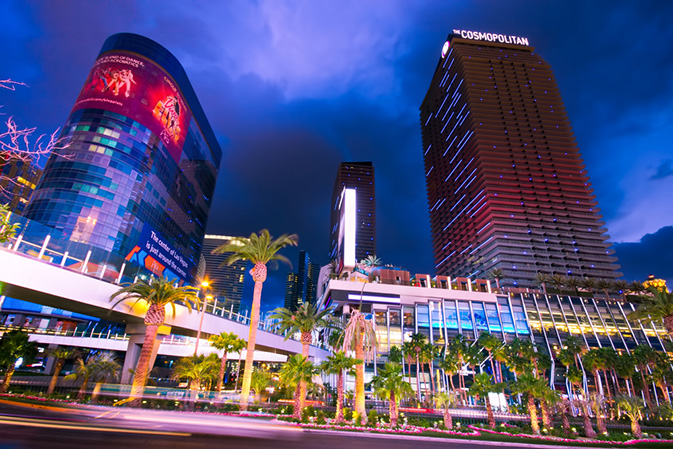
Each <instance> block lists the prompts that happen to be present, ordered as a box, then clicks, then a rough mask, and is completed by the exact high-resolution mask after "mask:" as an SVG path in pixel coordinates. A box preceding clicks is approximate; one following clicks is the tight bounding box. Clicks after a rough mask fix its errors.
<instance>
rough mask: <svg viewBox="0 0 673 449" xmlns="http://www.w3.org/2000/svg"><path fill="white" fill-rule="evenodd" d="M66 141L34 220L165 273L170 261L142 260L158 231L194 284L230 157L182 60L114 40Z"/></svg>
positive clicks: (40, 193)
mask: <svg viewBox="0 0 673 449" xmlns="http://www.w3.org/2000/svg"><path fill="white" fill-rule="evenodd" d="M134 75H135V78H134ZM164 91H168V92H169V93H170V95H169V96H167V95H165V94H164ZM157 99H159V101H157ZM155 104H156V106H155ZM107 105H109V106H107ZM153 108H154V109H153ZM61 138H62V142H63V144H64V147H63V148H61V149H59V150H57V151H55V152H54V154H52V156H51V157H50V158H49V160H48V162H47V164H46V167H45V171H44V175H43V177H42V179H41V180H40V182H39V183H38V185H37V188H36V189H35V193H34V195H33V197H32V200H31V202H30V204H29V205H28V207H27V210H26V214H25V216H26V217H27V218H29V219H31V220H34V221H38V222H41V223H43V224H45V225H47V226H49V227H52V228H54V229H55V230H56V231H57V232H59V233H61V234H62V237H63V238H66V239H69V240H70V241H72V242H80V243H87V244H88V245H90V246H93V247H96V248H99V249H101V250H103V251H104V252H110V253H114V254H117V255H119V256H121V257H127V256H129V257H127V262H129V263H130V264H133V263H135V264H136V265H138V266H142V267H143V268H147V269H149V271H151V272H153V273H155V274H164V273H163V271H162V270H163V269H164V268H166V267H168V268H170V264H169V263H168V261H167V260H163V261H162V260H160V259H158V258H157V257H156V254H155V256H154V259H152V256H151V255H150V254H144V253H142V250H143V249H144V246H143V245H144V242H142V241H141V236H142V235H145V234H149V233H150V232H152V233H154V235H157V236H158V238H159V239H160V240H162V241H163V242H166V243H167V244H168V245H170V246H172V247H174V248H175V249H176V250H177V251H178V252H179V253H180V254H181V256H182V257H183V258H184V259H185V260H186V262H187V264H186V265H185V266H188V267H189V268H188V269H187V270H186V272H187V276H178V277H183V278H185V279H187V280H189V278H190V277H191V276H193V275H194V274H195V273H194V269H195V268H194V267H196V266H198V261H199V255H200V252H201V245H202V243H203V238H204V236H205V229H206V222H207V219H208V214H209V211H210V206H211V202H212V195H213V192H214V189H215V181H216V178H217V173H218V170H219V165H220V160H221V150H220V147H219V145H218V143H217V140H216V139H215V137H214V134H213V132H212V130H211V128H210V125H209V123H208V121H207V119H206V117H205V115H204V113H203V111H202V109H201V106H200V104H199V102H198V99H197V98H196V95H195V94H194V91H193V89H192V87H191V84H190V83H189V80H188V79H187V76H186V74H185V72H184V70H183V69H182V67H181V66H180V64H179V62H178V61H177V60H176V59H175V57H173V56H172V55H171V54H170V53H169V52H168V51H167V50H166V49H164V48H163V47H161V46H160V45H159V44H157V43H156V42H153V41H151V40H149V39H147V38H144V37H142V36H138V35H133V34H118V35H114V36H111V37H110V38H108V40H107V41H106V42H105V44H104V45H103V49H102V51H101V53H100V55H99V56H98V58H97V60H96V63H95V65H94V69H92V73H91V75H90V78H89V79H87V82H86V83H85V86H84V88H83V89H82V93H81V94H80V97H79V99H78V101H77V103H76V104H75V107H74V108H73V111H72V113H71V115H70V117H69V118H68V120H67V122H66V124H65V126H64V129H63V133H62V135H61ZM143 231H145V232H143ZM139 251H140V253H139V254H138V257H136V258H135V259H134V258H131V257H130V255H131V254H135V253H138V252H139ZM134 252H135V253H134ZM141 256H142V257H141ZM148 257H149V259H148ZM150 259H151V263H149V262H148V260H150ZM155 259H156V260H155ZM92 262H94V263H95V262H96V261H95V260H92Z"/></svg>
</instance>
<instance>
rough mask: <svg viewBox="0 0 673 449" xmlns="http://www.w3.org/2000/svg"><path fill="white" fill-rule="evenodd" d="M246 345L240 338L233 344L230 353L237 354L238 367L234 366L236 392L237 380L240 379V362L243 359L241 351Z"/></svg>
mask: <svg viewBox="0 0 673 449" xmlns="http://www.w3.org/2000/svg"><path fill="white" fill-rule="evenodd" d="M247 345H248V344H247V343H246V342H245V340H243V339H242V338H241V339H239V340H238V341H236V343H234V345H233V348H232V351H233V352H237V353H238V365H237V366H236V384H235V385H234V391H238V379H240V378H241V360H242V359H243V350H244V349H245V348H246V346H247Z"/></svg>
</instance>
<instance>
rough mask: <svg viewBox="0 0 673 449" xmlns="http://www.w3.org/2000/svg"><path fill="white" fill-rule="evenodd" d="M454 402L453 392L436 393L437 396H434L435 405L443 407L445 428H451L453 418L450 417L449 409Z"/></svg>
mask: <svg viewBox="0 0 673 449" xmlns="http://www.w3.org/2000/svg"><path fill="white" fill-rule="evenodd" d="M455 403H456V395H455V392H453V391H452V392H448V393H446V392H442V393H438V394H437V396H435V405H436V406H437V407H439V408H442V409H444V413H443V417H444V427H446V429H447V430H451V429H452V428H453V419H452V417H451V411H450V410H449V409H450V408H451V407H453V405H454V404H455Z"/></svg>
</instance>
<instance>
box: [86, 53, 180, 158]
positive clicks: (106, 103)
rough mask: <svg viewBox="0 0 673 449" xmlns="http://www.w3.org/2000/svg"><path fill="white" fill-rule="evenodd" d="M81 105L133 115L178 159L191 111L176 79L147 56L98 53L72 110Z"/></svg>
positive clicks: (133, 117)
mask: <svg viewBox="0 0 673 449" xmlns="http://www.w3.org/2000/svg"><path fill="white" fill-rule="evenodd" d="M84 108H100V109H105V110H108V111H111V112H116V113H118V114H121V115H124V116H126V117H129V118H132V119H133V120H135V121H137V122H138V123H141V124H142V125H143V126H146V127H147V128H149V129H150V130H151V131H152V132H153V133H155V134H156V135H158V136H159V137H160V138H161V141H162V142H163V144H164V145H165V146H166V148H167V149H168V152H169V153H170V155H171V156H172V157H173V159H174V160H175V161H176V162H179V161H180V156H181V155H182V147H183V146H184V143H185V136H186V135H187V129H188V127H189V122H190V121H191V113H190V112H189V108H188V107H187V103H186V102H185V99H184V97H183V96H182V93H180V90H179V89H178V87H177V85H176V84H175V82H174V81H173V80H172V79H171V77H170V76H169V75H168V73H166V72H165V71H164V70H163V69H161V68H160V67H159V66H158V65H156V64H154V63H153V62H151V61H150V60H148V59H146V58H143V57H141V56H137V55H135V54H127V53H123V52H109V53H105V54H104V55H102V56H100V57H99V58H98V59H97V60H96V62H95V63H94V65H93V68H92V69H91V72H90V73H89V77H88V78H87V80H86V82H85V83H84V87H83V88H82V91H81V92H80V94H79V97H78V98H77V102H75V107H74V108H73V111H76V110H79V109H84Z"/></svg>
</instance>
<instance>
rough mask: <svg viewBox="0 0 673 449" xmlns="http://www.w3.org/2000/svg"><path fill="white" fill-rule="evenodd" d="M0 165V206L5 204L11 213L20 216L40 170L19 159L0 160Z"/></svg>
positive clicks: (37, 179)
mask: <svg viewBox="0 0 673 449" xmlns="http://www.w3.org/2000/svg"><path fill="white" fill-rule="evenodd" d="M0 164H1V165H2V167H1V168H0V204H7V205H9V210H11V211H12V212H13V213H15V214H19V215H22V214H23V211H24V209H25V208H26V204H28V200H29V199H30V195H32V193H33V191H34V190H35V185H36V184H37V182H38V181H39V179H40V176H42V169H41V168H39V167H38V166H37V165H35V164H33V163H32V162H30V161H24V160H20V159H10V160H9V161H7V162H3V161H2V160H1V158H0Z"/></svg>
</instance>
